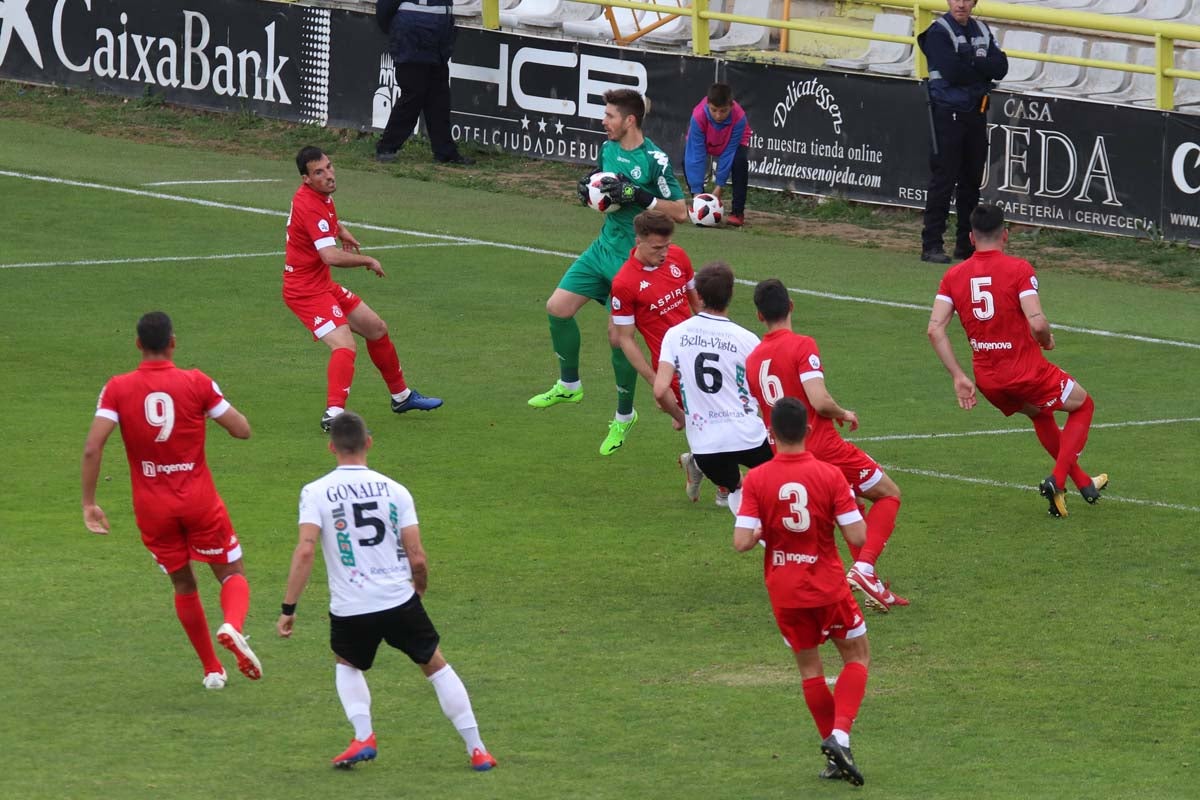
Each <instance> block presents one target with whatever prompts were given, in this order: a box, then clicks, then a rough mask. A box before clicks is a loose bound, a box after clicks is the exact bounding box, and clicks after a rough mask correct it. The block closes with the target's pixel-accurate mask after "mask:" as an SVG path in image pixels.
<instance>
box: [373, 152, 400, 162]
mask: <svg viewBox="0 0 1200 800" xmlns="http://www.w3.org/2000/svg"><path fill="white" fill-rule="evenodd" d="M398 155H400V151H398V150H376V151H375V160H376V161H378V162H379V163H380V164H390V163H392V162H393V161H395V160H396V156H398Z"/></svg>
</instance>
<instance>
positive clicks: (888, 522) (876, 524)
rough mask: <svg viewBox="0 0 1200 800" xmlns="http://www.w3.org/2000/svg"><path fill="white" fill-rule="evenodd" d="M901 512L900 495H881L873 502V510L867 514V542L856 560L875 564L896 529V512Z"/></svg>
mask: <svg viewBox="0 0 1200 800" xmlns="http://www.w3.org/2000/svg"><path fill="white" fill-rule="evenodd" d="M899 512H900V498H899V497H881V498H879V499H878V500H876V501H875V502H874V503H872V504H871V511H870V512H869V513H868V514H867V543H866V544H864V545H863V547H862V550H860V551H859V553H858V555H857V556H856V557H855V559H854V560H855V561H865V562H867V563H868V564H872V565H874V563H875V562H876V561H877V560H878V559H879V556H880V554H881V553H883V548H884V546H885V545H887V542H888V539H890V538H891V536H892V531H894V530H895V529H896V514H898V513H899Z"/></svg>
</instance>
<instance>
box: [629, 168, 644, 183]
mask: <svg viewBox="0 0 1200 800" xmlns="http://www.w3.org/2000/svg"><path fill="white" fill-rule="evenodd" d="M629 177H631V178H633V179H634V180H635V181H640V180H641V179H642V168H641V167H634V168H633V169H631V170H629Z"/></svg>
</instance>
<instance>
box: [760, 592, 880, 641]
mask: <svg viewBox="0 0 1200 800" xmlns="http://www.w3.org/2000/svg"><path fill="white" fill-rule="evenodd" d="M771 610H772V611H774V612H775V622H776V624H778V625H779V632H780V633H782V634H783V640H784V641H785V642H787V645H788V647H790V648H792V650H793V651H795V652H799V651H801V650H809V649H811V648H813V647H817V646H819V645H821V644H823V643H824V642H825V641H826V640H827V639H830V638H833V639H857V638H858V637H859V636H862V635H864V634H865V633H866V632H867V621H866V620H865V619H863V615H862V611H861V610H860V609H859V607H858V602H857V601H855V599H854V595H852V594H850V593H849V592H847V593H846V597H845V598H844V599H842V600H839V601H838V602H836V603H832V604H830V605H827V606H817V607H816V608H775V607H774V606H772V608H771Z"/></svg>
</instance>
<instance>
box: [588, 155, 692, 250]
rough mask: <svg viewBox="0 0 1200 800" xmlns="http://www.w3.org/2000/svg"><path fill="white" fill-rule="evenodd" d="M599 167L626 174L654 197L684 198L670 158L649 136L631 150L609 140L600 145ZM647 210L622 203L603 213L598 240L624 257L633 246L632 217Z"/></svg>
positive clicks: (667, 198) (666, 198) (606, 170)
mask: <svg viewBox="0 0 1200 800" xmlns="http://www.w3.org/2000/svg"><path fill="white" fill-rule="evenodd" d="M599 167H600V170H602V171H604V172H614V173H616V174H618V175H625V176H627V177H628V178H630V179H631V180H632V181H633V182H634V183H636V184H637V185H638V186H640V187H642V188H643V189H645V190H646V191H648V192H650V194H652V195H654V196H655V197H661V198H663V199H664V200H682V199H683V190H682V189H680V188H679V181H677V180H676V179H675V171H674V170H672V169H671V159H670V158H668V157H667V154H666V153H665V152H663V151H662V150H661V149H659V147H658V145H656V144H655V143H654V142H652V141H650V140H649V139H643V141H642V144H641V145H640V146H638V147H635V148H634V149H632V150H624V149H622V148H621V145H620V144H619V143H617V142H613V141H607V142H605V143H604V145H603V146H602V147H601V148H600V165H599ZM644 210H645V209H643V208H641V207H639V206H637V205H636V204H629V205H623V206H621V208H620V209H619V210H617V211H614V212H612V213H611V214H605V215H604V227H603V228H601V229H600V238H599V241H600V242H602V243H604V244H606V245H608V246H609V247H610V248H612V249H613V250H614V251H615V252H617V253H620V254H622V257H624V256H625V255H626V254H628V253H629V251H630V250H632V249H633V244H634V242H633V239H634V236H633V218H634V217H636V216H637V215H638V214H640V213H642V211H644Z"/></svg>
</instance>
